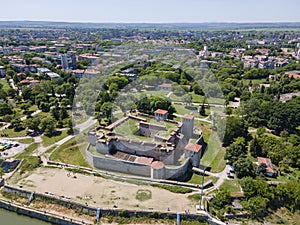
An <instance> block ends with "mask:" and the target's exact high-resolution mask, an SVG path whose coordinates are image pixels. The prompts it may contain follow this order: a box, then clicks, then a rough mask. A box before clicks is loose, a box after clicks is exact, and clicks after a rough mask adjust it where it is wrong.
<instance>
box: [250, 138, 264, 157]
mask: <svg viewBox="0 0 300 225" xmlns="http://www.w3.org/2000/svg"><path fill="white" fill-rule="evenodd" d="M249 149H250V153H251V155H252V156H253V157H257V156H262V149H261V146H260V144H259V142H258V140H257V137H254V138H253V139H252V140H251V141H250V143H249Z"/></svg>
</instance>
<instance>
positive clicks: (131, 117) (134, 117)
mask: <svg viewBox="0 0 300 225" xmlns="http://www.w3.org/2000/svg"><path fill="white" fill-rule="evenodd" d="M128 117H129V118H130V119H133V120H135V121H138V122H140V121H143V122H147V120H146V119H144V118H140V117H137V116H133V115H129V116H128Z"/></svg>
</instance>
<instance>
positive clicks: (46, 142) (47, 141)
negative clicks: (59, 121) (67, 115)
mask: <svg viewBox="0 0 300 225" xmlns="http://www.w3.org/2000/svg"><path fill="white" fill-rule="evenodd" d="M67 136H68V134H67V130H63V131H61V133H60V134H59V135H57V136H51V137H48V136H45V135H43V136H42V139H43V145H44V146H45V147H47V146H50V145H53V144H55V143H56V142H58V141H60V140H62V139H64V138H65V137H67Z"/></svg>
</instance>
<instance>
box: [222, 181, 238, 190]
mask: <svg viewBox="0 0 300 225" xmlns="http://www.w3.org/2000/svg"><path fill="white" fill-rule="evenodd" d="M220 188H224V189H226V190H228V191H230V192H240V191H241V186H240V184H239V182H238V181H236V180H224V182H223V183H222V185H221V186H220Z"/></svg>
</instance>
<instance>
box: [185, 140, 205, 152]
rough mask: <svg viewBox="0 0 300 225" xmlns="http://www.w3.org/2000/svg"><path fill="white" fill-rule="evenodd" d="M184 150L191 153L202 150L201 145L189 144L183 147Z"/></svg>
mask: <svg viewBox="0 0 300 225" xmlns="http://www.w3.org/2000/svg"><path fill="white" fill-rule="evenodd" d="M184 149H185V150H188V151H191V152H199V151H200V150H201V149H202V145H198V144H194V143H191V142H190V143H188V144H187V145H186V146H185V148H184Z"/></svg>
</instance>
